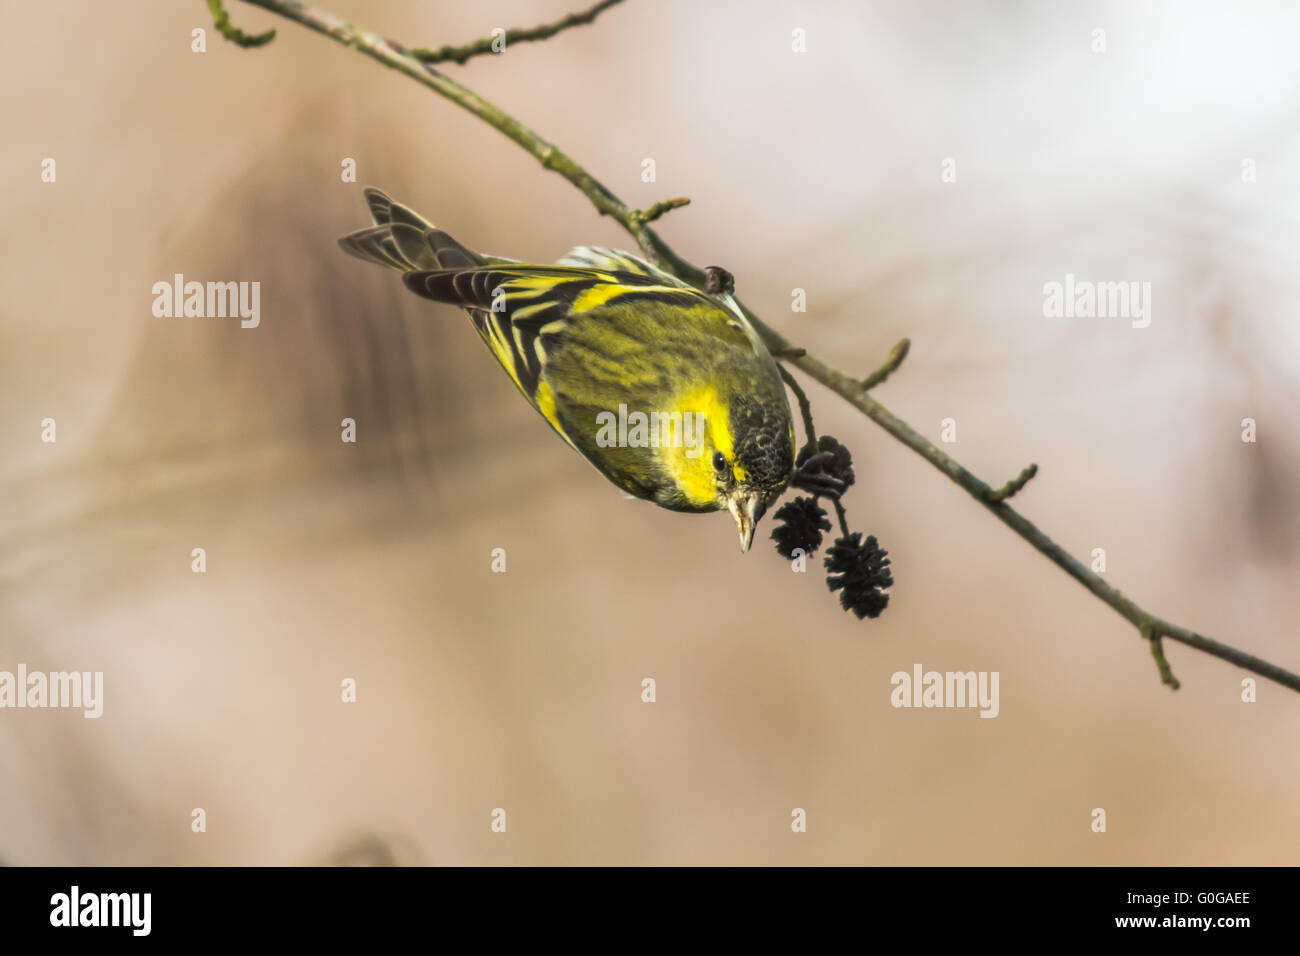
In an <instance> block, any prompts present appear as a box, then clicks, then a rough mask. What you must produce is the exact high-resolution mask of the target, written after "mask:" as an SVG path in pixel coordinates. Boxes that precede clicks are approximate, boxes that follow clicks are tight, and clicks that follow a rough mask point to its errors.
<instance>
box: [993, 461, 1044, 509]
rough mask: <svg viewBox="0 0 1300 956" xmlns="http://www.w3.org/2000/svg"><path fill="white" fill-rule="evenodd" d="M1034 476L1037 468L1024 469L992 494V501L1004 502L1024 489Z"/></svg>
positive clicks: (1031, 466)
mask: <svg viewBox="0 0 1300 956" xmlns="http://www.w3.org/2000/svg"><path fill="white" fill-rule="evenodd" d="M1036 474H1038V466H1037V465H1030V466H1029V467H1028V468H1026V469H1025V470H1024V471H1022V472H1021V473H1020V474H1018V475H1016V477H1014V478H1012V479H1011V480H1010V481H1008V482H1007V483H1006V484H1005V485H1003V486H1002V487H1001V488H999V489H998V490H997V491H995V492H993V495H992V498H993V500H994V501H1006V500H1007V499H1008V498H1010V497H1011V496H1012V495H1014V494H1015V493H1016V492H1017V491H1019V490H1020V489H1021V488H1023V487H1025V485H1027V484H1029V481H1030V479H1031V478H1033V477H1034V475H1036Z"/></svg>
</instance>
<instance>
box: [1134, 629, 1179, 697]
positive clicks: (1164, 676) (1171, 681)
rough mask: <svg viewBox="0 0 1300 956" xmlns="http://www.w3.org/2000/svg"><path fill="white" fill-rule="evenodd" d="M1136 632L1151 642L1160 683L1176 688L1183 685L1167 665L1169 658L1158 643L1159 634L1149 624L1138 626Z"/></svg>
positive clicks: (1152, 654)
mask: <svg viewBox="0 0 1300 956" xmlns="http://www.w3.org/2000/svg"><path fill="white" fill-rule="evenodd" d="M1138 633H1139V634H1141V635H1142V636H1143V637H1145V638H1146V639H1147V640H1148V641H1150V642H1151V656H1152V657H1154V658H1155V661H1156V670H1157V671H1159V672H1160V683H1162V684H1165V685H1167V686H1169V687H1171V688H1172V689H1174V690H1178V688H1179V687H1182V686H1183V685H1182V684H1180V683H1179V682H1178V678H1177V677H1175V676H1174V669H1173V668H1172V667H1170V666H1169V658H1167V657H1165V649H1164V646H1163V645H1162V644H1161V643H1160V635H1159V634H1157V633H1156V632H1155V629H1154V628H1153V627H1152V626H1151V625H1150V624H1144V625H1142V626H1141V627H1140V628H1138Z"/></svg>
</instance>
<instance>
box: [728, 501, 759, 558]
mask: <svg viewBox="0 0 1300 956" xmlns="http://www.w3.org/2000/svg"><path fill="white" fill-rule="evenodd" d="M727 510H728V511H730V512H731V516H732V517H733V518H735V519H736V530H737V531H739V532H740V552H741V554H744V553H745V552H746V551H748V550H749V546H750V545H751V544H753V543H754V527H755V525H757V524H758V519H759V518H761V517H763V512H764V511H765V510H766V509H765V508H764V506H763V496H762V494H761V493H760V492H758V491H744V490H740V489H737V490H736V491H735V492H734V493H733V494H732V495H731V497H730V498H728V499H727Z"/></svg>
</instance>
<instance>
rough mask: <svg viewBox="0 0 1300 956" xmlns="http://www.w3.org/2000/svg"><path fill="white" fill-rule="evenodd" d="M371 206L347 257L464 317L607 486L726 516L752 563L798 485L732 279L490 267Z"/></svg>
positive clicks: (785, 406) (610, 263) (568, 259)
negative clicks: (767, 522) (764, 533)
mask: <svg viewBox="0 0 1300 956" xmlns="http://www.w3.org/2000/svg"><path fill="white" fill-rule="evenodd" d="M364 196H365V200H366V204H367V205H368V207H369V210H370V216H371V219H372V225H370V226H369V227H367V228H365V229H361V230H359V231H356V232H353V233H350V234H348V235H346V236H343V237H342V238H341V239H339V245H340V246H341V247H342V248H343V250H344V251H345V252H347V253H349V254H351V255H353V256H356V257H357V258H358V259H362V260H364V261H366V262H372V263H376V264H378V265H381V266H385V267H387V268H389V269H392V270H394V271H396V272H399V273H401V277H402V281H403V283H404V284H405V285H406V287H407V288H408V289H409V290H411V291H412V292H414V293H415V294H416V295H418V296H422V297H423V298H426V299H431V300H432V301H434V302H441V303H445V304H448V305H454V306H459V307H460V308H462V309H464V310H465V311H466V312H467V313H469V317H470V321H471V323H472V324H473V326H474V329H475V330H476V331H477V332H478V334H479V337H480V338H481V339H482V340H483V343H484V344H485V345H486V346H487V348H488V350H489V351H490V352H491V353H492V355H493V356H494V357H495V358H496V360H497V362H498V363H499V364H500V365H501V367H502V369H504V370H505V372H506V374H507V375H509V376H510V379H511V381H513V382H514V383H515V386H516V387H517V388H518V389H519V391H520V393H522V395H523V396H524V398H525V399H527V400H528V402H529V404H531V405H532V406H533V408H535V409H536V410H537V411H538V412H539V413H540V414H541V416H542V417H543V418H544V419H545V420H546V421H547V423H548V424H549V425H550V427H551V428H552V429H553V430H554V431H555V432H556V434H558V435H559V436H560V438H562V439H563V440H564V441H565V442H566V443H567V444H568V445H569V446H570V447H571V448H573V449H574V450H575V451H577V452H578V454H580V455H582V457H583V458H585V459H586V460H587V461H588V462H589V463H590V464H592V465H593V466H594V467H595V468H596V469H597V470H598V471H599V472H601V474H603V475H604V476H605V477H606V478H607V479H609V481H611V482H612V483H613V484H614V485H616V486H617V487H619V488H621V489H622V490H623V491H624V492H626V493H627V494H629V495H631V496H633V497H635V498H640V499H643V500H646V501H651V502H653V503H655V504H657V505H659V506H660V507H663V508H667V509H670V510H672V511H680V512H695V513H707V512H714V511H722V510H725V511H728V512H730V514H731V516H732V518H733V519H734V520H735V523H736V530H737V531H738V532H739V535H740V550H741V552H742V553H743V552H746V551H748V550H749V548H750V546H751V544H752V543H753V540H754V531H755V528H756V527H757V525H758V522H759V520H760V519H761V518H762V517H763V515H764V513H765V512H766V511H767V509H768V508H769V507H770V506H771V505H772V504H773V503H774V502H775V501H776V500H777V499H778V498H779V497H780V496H781V494H782V493H783V492H784V491H785V490H786V488H787V487H788V486H789V485H790V482H791V479H792V477H793V476H794V474H795V469H794V453H795V432H794V420H793V416H792V415H791V412H790V403H789V400H788V399H787V397H786V391H785V385H784V382H783V381H782V377H781V372H780V369H779V368H778V366H777V363H776V360H775V359H774V358H773V356H772V354H771V352H770V351H769V350H768V349H767V347H766V345H765V344H764V343H763V341H762V339H761V338H760V337H759V335H758V334H757V332H756V331H755V330H754V328H753V326H752V324H751V323H750V322H749V321H748V320H747V319H746V317H745V315H744V313H743V311H742V310H741V309H740V307H739V305H738V304H737V303H736V301H735V298H734V295H733V292H734V281H733V280H732V279H731V276H730V274H729V273H727V272H726V270H723V269H719V268H716V267H711V269H710V270H709V272H708V275H709V277H710V282H709V285H708V287H707V289H706V290H700V289H697V288H695V287H694V286H691V285H688V284H687V283H685V282H683V281H682V280H680V279H678V278H677V277H675V276H673V275H670V274H669V273H667V272H665V271H664V270H662V269H660V268H659V267H657V266H655V265H652V264H651V263H649V262H647V261H645V260H644V259H642V258H639V257H637V256H633V255H630V254H628V253H626V252H619V251H616V250H612V249H607V248H604V247H599V246H578V247H576V248H574V249H572V250H571V251H570V252H569V253H568V254H567V255H566V256H565V257H564V258H562V259H560V260H559V262H558V263H557V264H555V265H532V264H528V263H523V262H518V261H516V260H513V259H506V258H502V257H498V256H489V255H483V254H480V253H477V252H474V251H472V250H471V249H469V248H468V247H466V246H464V245H462V244H461V243H459V242H457V241H456V240H455V239H453V238H452V237H451V236H450V235H449V234H448V233H446V232H445V231H443V230H442V229H439V228H438V227H436V226H435V225H433V224H432V223H431V222H429V221H428V220H426V219H425V218H423V217H422V216H420V215H419V214H418V213H416V212H415V211H414V210H412V209H410V208H409V207H407V206H404V205H402V204H401V203H397V202H394V201H393V200H392V199H390V198H389V197H388V196H387V195H386V194H384V193H383V192H382V191H380V190H378V189H374V188H367V189H365V190H364Z"/></svg>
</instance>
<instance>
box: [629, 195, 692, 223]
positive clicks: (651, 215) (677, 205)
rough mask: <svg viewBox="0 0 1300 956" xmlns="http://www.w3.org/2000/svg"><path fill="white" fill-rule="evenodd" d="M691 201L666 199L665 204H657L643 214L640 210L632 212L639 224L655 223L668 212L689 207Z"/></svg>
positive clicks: (682, 197)
mask: <svg viewBox="0 0 1300 956" xmlns="http://www.w3.org/2000/svg"><path fill="white" fill-rule="evenodd" d="M690 204H691V201H690V200H689V199H687V198H686V197H685V196H675V197H673V198H672V199H665V200H664V201H663V202H657V203H655V204H654V205H653V206H651V207H650V208H649V209H647V210H645V211H644V212H642V211H641V210H640V209H634V210H632V216H633V218H634V219H636V221H637V222H654V221H655V220H656V219H658V218H659V217H660V216H662V215H663V214H664V213H666V212H671V211H672V210H674V209H681V208H682V207H683V206H689V205H690Z"/></svg>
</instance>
